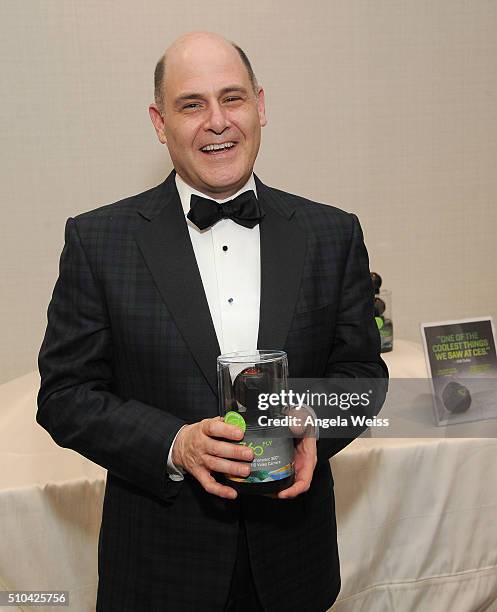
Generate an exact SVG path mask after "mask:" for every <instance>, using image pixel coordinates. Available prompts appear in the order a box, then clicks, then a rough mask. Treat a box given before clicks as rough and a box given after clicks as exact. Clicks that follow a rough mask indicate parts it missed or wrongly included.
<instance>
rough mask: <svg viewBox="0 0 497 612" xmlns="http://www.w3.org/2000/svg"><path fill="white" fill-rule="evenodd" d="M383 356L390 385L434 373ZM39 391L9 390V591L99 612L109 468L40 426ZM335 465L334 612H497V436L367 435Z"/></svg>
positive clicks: (5, 425)
mask: <svg viewBox="0 0 497 612" xmlns="http://www.w3.org/2000/svg"><path fill="white" fill-rule="evenodd" d="M384 357H385V361H387V364H388V366H389V369H390V373H391V376H392V377H423V376H426V368H425V365H424V358H423V353H422V349H421V346H420V345H417V344H415V343H410V342H402V341H396V344H395V348H394V351H393V352H392V353H388V354H386V355H385V356H384ZM38 385H39V378H38V374H37V373H36V372H33V373H30V374H27V375H26V376H22V377H20V378H18V379H15V380H13V381H11V382H9V383H6V384H4V385H2V386H1V387H0V407H1V411H0V415H1V416H0V432H1V433H2V444H1V445H0V461H1V465H2V467H3V469H2V471H1V472H0V525H1V527H2V544H3V545H2V548H1V552H0V589H3V590H7V589H26V590H28V589H29V590H49V589H59V590H69V591H70V599H71V606H70V608H69V609H70V610H74V611H78V612H89V611H90V610H94V609H95V596H96V588H97V565H96V561H97V544H98V531H99V526H100V517H101V510H102V501H103V493H104V486H105V471H104V470H103V469H102V468H101V467H99V466H97V465H95V464H93V463H91V462H90V461H88V460H86V459H84V458H83V457H81V456H80V455H78V454H77V453H75V452H73V451H71V450H68V449H62V448H59V447H58V446H56V445H55V443H54V442H53V441H52V439H51V438H50V436H49V435H48V434H47V433H46V432H45V431H44V430H43V429H42V428H40V427H39V426H38V425H37V424H36V422H35V413H36V393H37V390H38ZM332 467H333V474H334V479H335V495H336V510H337V526H338V540H339V548H340V556H341V566H342V590H341V593H340V595H339V598H338V600H337V602H336V603H335V605H334V606H333V607H332V609H331V610H332V611H333V612H425V611H426V612H434V611H435V612H445V611H449V610H450V612H470V611H471V612H476V611H483V610H488V611H492V610H497V487H496V486H495V484H496V481H497V440H496V439H490V438H488V439H487V438H470V439H458V438H454V439H442V440H438V439H433V438H432V439H415V440H412V439H375V438H361V439H358V440H355V441H354V442H353V443H352V444H351V445H349V446H348V447H347V448H346V449H345V450H344V451H343V452H341V453H339V454H338V455H337V456H336V457H334V458H333V459H332ZM19 609H20V608H19ZM30 609H33V610H34V609H36V608H26V610H30ZM40 609H41V608H40ZM5 610H6V611H9V612H11V611H12V610H15V608H12V607H9V608H5ZM43 610H45V611H47V612H48V611H49V610H52V608H49V607H46V608H43ZM53 610H54V611H57V610H60V608H53ZM208 612H210V611H208ZM303 612H306V611H303Z"/></svg>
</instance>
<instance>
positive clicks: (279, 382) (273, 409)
mask: <svg viewBox="0 0 497 612" xmlns="http://www.w3.org/2000/svg"><path fill="white" fill-rule="evenodd" d="M217 374H218V388H219V411H220V414H221V416H222V417H223V418H224V420H225V422H226V423H230V424H231V425H236V426H238V427H240V428H241V429H242V431H243V432H244V436H243V439H242V440H241V441H240V442H233V444H243V445H245V446H248V447H250V448H251V449H252V450H253V453H254V459H253V461H252V463H251V465H250V468H251V471H250V474H249V476H247V477H246V478H243V477H239V476H233V475H231V474H226V475H225V479H226V483H227V484H228V485H229V486H230V487H233V488H234V489H236V490H237V491H238V492H239V493H246V494H261V495H264V494H271V493H273V494H274V493H277V492H278V491H282V490H283V489H286V488H288V487H289V486H290V485H292V484H293V482H294V478H295V473H294V444H293V437H292V434H291V431H290V430H289V429H288V428H284V427H281V426H277V427H274V426H271V422H272V421H273V419H276V418H278V417H280V416H283V413H284V410H285V405H284V403H283V402H282V401H281V398H284V392H286V391H288V362H287V356H286V353H285V352H284V351H268V350H254V351H238V352H235V353H225V354H224V355H220V356H219V357H218V358H217Z"/></svg>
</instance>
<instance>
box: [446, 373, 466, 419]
mask: <svg viewBox="0 0 497 612" xmlns="http://www.w3.org/2000/svg"><path fill="white" fill-rule="evenodd" d="M442 402H443V405H444V406H445V408H446V409H447V410H448V411H449V412H451V413H452V414H460V413H461V412H466V410H468V409H469V407H470V406H471V394H470V392H469V389H468V388H467V387H465V386H464V385H461V383H458V382H456V381H455V380H452V381H450V382H449V383H448V384H447V385H446V386H445V387H444V390H443V391H442Z"/></svg>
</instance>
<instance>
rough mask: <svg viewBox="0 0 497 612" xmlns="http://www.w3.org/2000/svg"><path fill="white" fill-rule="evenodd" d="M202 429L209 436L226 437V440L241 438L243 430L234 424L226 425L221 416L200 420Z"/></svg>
mask: <svg viewBox="0 0 497 612" xmlns="http://www.w3.org/2000/svg"><path fill="white" fill-rule="evenodd" d="M202 424H203V427H202V431H203V432H204V433H205V434H206V435H207V436H210V437H214V438H227V439H228V440H241V439H242V438H243V431H242V430H241V429H240V428H239V427H236V425H228V423H225V422H224V421H223V420H222V418H221V417H218V418H214V419H205V420H204V421H202Z"/></svg>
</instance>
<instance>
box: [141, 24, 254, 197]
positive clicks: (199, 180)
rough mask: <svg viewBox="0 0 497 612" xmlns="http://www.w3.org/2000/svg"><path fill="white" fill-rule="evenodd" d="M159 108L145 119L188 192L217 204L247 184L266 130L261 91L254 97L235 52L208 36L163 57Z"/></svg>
mask: <svg viewBox="0 0 497 612" xmlns="http://www.w3.org/2000/svg"><path fill="white" fill-rule="evenodd" d="M163 100H164V108H163V109H162V112H161V109H158V108H157V106H156V105H155V104H152V105H151V106H150V108H149V112H150V117H151V119H152V122H153V123H154V127H155V130H156V132H157V135H158V137H159V140H160V142H162V143H164V144H167V147H168V149H169V154H170V156H171V159H172V162H173V165H174V168H175V170H176V172H177V173H178V174H179V175H180V176H181V178H182V179H183V180H184V181H185V182H186V183H188V184H189V185H190V186H191V187H193V188H195V189H197V190H199V191H201V192H202V193H205V194H206V195H208V196H210V197H213V198H217V199H222V198H227V197H229V196H231V195H233V194H234V193H235V192H236V191H238V190H239V189H240V188H241V187H242V186H243V185H244V184H245V183H246V182H247V180H248V179H249V177H250V174H251V173H252V169H253V166H254V162H255V158H256V157H257V153H258V151H259V145H260V140H261V127H262V126H264V125H266V117H265V109H264V91H263V90H262V89H261V88H258V91H257V93H255V92H254V90H253V87H252V83H251V80H250V77H249V74H248V72H247V69H246V67H245V66H244V64H243V62H242V60H241V58H240V56H239V55H238V52H237V51H236V49H235V48H234V47H233V46H232V45H231V44H230V43H229V42H227V41H225V40H224V39H222V38H220V37H217V36H215V35H210V34H202V33H199V34H196V35H189V36H186V37H184V38H183V39H179V41H177V42H176V43H174V44H173V45H172V46H171V47H170V49H169V50H168V51H167V52H166V77H165V87H164V91H163Z"/></svg>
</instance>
